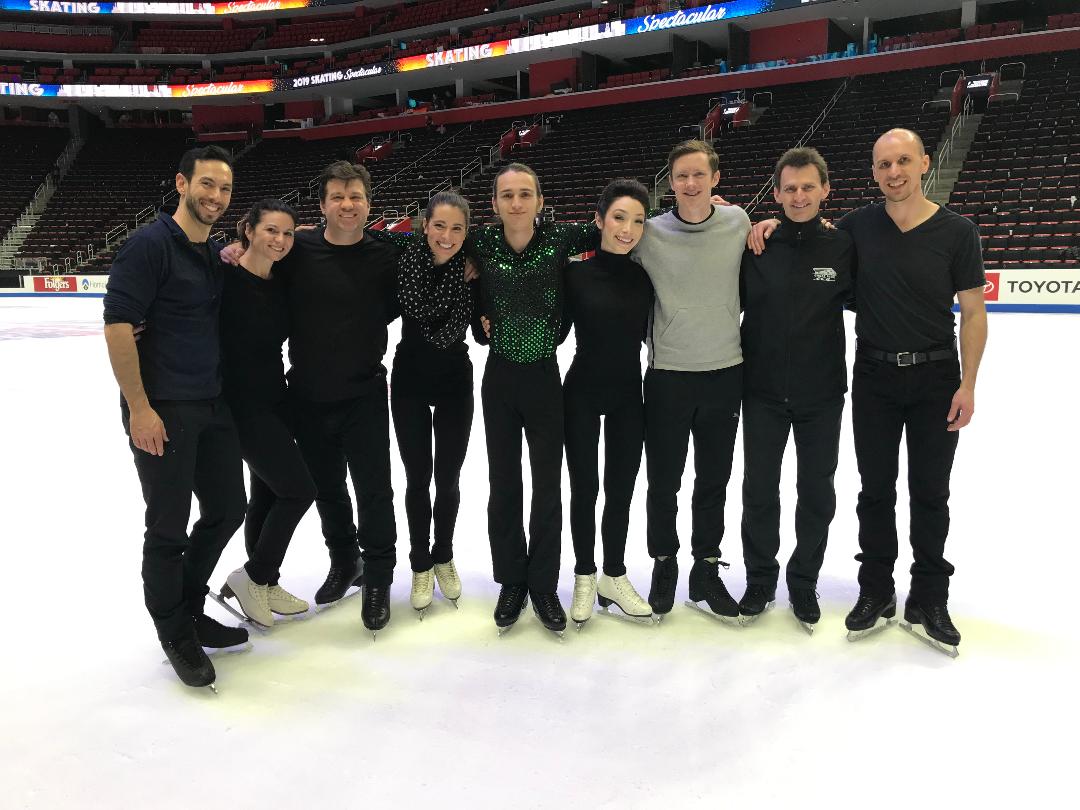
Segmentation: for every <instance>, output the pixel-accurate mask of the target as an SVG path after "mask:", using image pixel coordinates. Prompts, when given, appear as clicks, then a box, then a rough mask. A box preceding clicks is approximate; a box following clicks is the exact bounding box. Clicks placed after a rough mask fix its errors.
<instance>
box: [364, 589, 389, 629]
mask: <svg viewBox="0 0 1080 810" xmlns="http://www.w3.org/2000/svg"><path fill="white" fill-rule="evenodd" d="M362 590H363V595H364V596H363V605H362V606H361V608H360V618H361V620H362V621H363V622H364V627H366V628H367V629H368V630H370V631H371V638H372V639H374V638H375V634H376V633H378V632H379V631H380V630H382V629H383V628H384V627H386V625H387V623H389V621H390V586H389V585H371V584H369V583H364V587H363V589H362Z"/></svg>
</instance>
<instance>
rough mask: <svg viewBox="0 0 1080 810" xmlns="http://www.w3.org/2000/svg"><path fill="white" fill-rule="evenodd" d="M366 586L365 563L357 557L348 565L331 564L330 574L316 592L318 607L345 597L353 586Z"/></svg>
mask: <svg viewBox="0 0 1080 810" xmlns="http://www.w3.org/2000/svg"><path fill="white" fill-rule="evenodd" d="M363 584H364V561H363V560H361V559H360V558H359V557H357V558H356V559H355V560H352V561H351V562H347V563H334V562H331V563H330V572H329V573H328V574H327V575H326V581H325V582H324V583H323V584H322V586H321V587H320V588H319V590H317V591H315V604H316V605H329V604H331V603H333V602H337V601H339V600H340V599H342V598H343V597H344V596H345V592H346V591H347V590H349V588H350V587H351V586H353V585H363Z"/></svg>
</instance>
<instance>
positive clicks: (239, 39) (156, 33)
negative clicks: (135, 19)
mask: <svg viewBox="0 0 1080 810" xmlns="http://www.w3.org/2000/svg"><path fill="white" fill-rule="evenodd" d="M261 34H262V28H255V27H250V28H240V27H235V28H233V29H231V30H225V29H222V28H180V27H177V26H176V24H175V23H161V22H152V23H150V24H149V25H148V26H147V27H146V28H143V29H141V30H140V31H139V33H138V35H137V36H136V38H135V47H136V49H138V50H139V51H140V52H142V53H228V52H233V51H246V50H249V49H250V48H251V46H252V45H253V44H254V43H255V40H256V39H258V38H259V36H260V35H261Z"/></svg>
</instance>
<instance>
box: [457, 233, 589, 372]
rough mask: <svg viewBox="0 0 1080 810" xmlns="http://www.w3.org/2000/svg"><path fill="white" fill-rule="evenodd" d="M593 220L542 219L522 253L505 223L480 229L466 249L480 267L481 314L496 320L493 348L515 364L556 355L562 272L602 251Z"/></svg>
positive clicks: (471, 236)
mask: <svg viewBox="0 0 1080 810" xmlns="http://www.w3.org/2000/svg"><path fill="white" fill-rule="evenodd" d="M599 244H600V232H599V231H598V230H597V228H596V226H595V225H593V224H591V223H584V222H580V223H554V222H542V223H540V225H538V226H537V228H536V232H535V233H534V234H533V238H532V239H531V240H530V241H529V244H528V245H526V246H525V249H524V250H523V251H522V252H521V253H516V252H514V249H513V248H511V247H510V245H508V244H507V242H506V238H505V237H504V235H503V229H502V226H501V225H494V226H488V227H484V228H477V229H476V230H474V231H473V232H472V233H471V234H470V235H469V239H468V241H467V242H466V243H465V250H466V252H467V253H468V255H469V256H471V257H472V258H473V259H474V260H475V261H476V263H477V265H478V267H479V270H480V301H481V302H480V312H481V314H483V315H485V316H487V318H488V319H489V320H490V321H491V338H490V344H491V351H493V352H495V354H497V355H498V356H499V357H502V358H503V359H505V360H511V361H513V362H515V363H533V362H535V361H537V360H543V359H545V358H548V357H551V356H552V355H554V354H555V347H556V346H558V345H559V336H560V331H561V329H562V309H563V288H562V271H563V268H564V267H565V266H566V262H567V260H568V259H569V258H570V257H571V256H576V255H577V254H579V253H584V252H586V251H590V250H596V249H597V247H598V246H599Z"/></svg>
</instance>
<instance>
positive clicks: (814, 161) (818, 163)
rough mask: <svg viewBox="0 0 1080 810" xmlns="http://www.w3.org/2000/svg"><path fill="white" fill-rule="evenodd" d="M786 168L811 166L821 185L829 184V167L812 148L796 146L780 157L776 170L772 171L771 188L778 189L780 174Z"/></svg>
mask: <svg viewBox="0 0 1080 810" xmlns="http://www.w3.org/2000/svg"><path fill="white" fill-rule="evenodd" d="M788 166H790V167H791V168H793V169H802V168H804V167H805V166H813V167H814V168H815V169H817V172H818V177H819V178H820V179H821V185H825V184H826V183H828V182H829V166H828V164H827V163H826V162H825V158H823V157H822V156H821V153H820V152H819V151H818V150H817V149H815V148H814V147H812V146H796V147H795V148H794V149H788V150H787V151H786V152H784V154H782V155H781V156H780V159H779V160H778V161H776V169H774V170H773V176H772V184H773V188H780V174H781V172H783V171H784V169H785V168H787V167H788Z"/></svg>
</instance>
